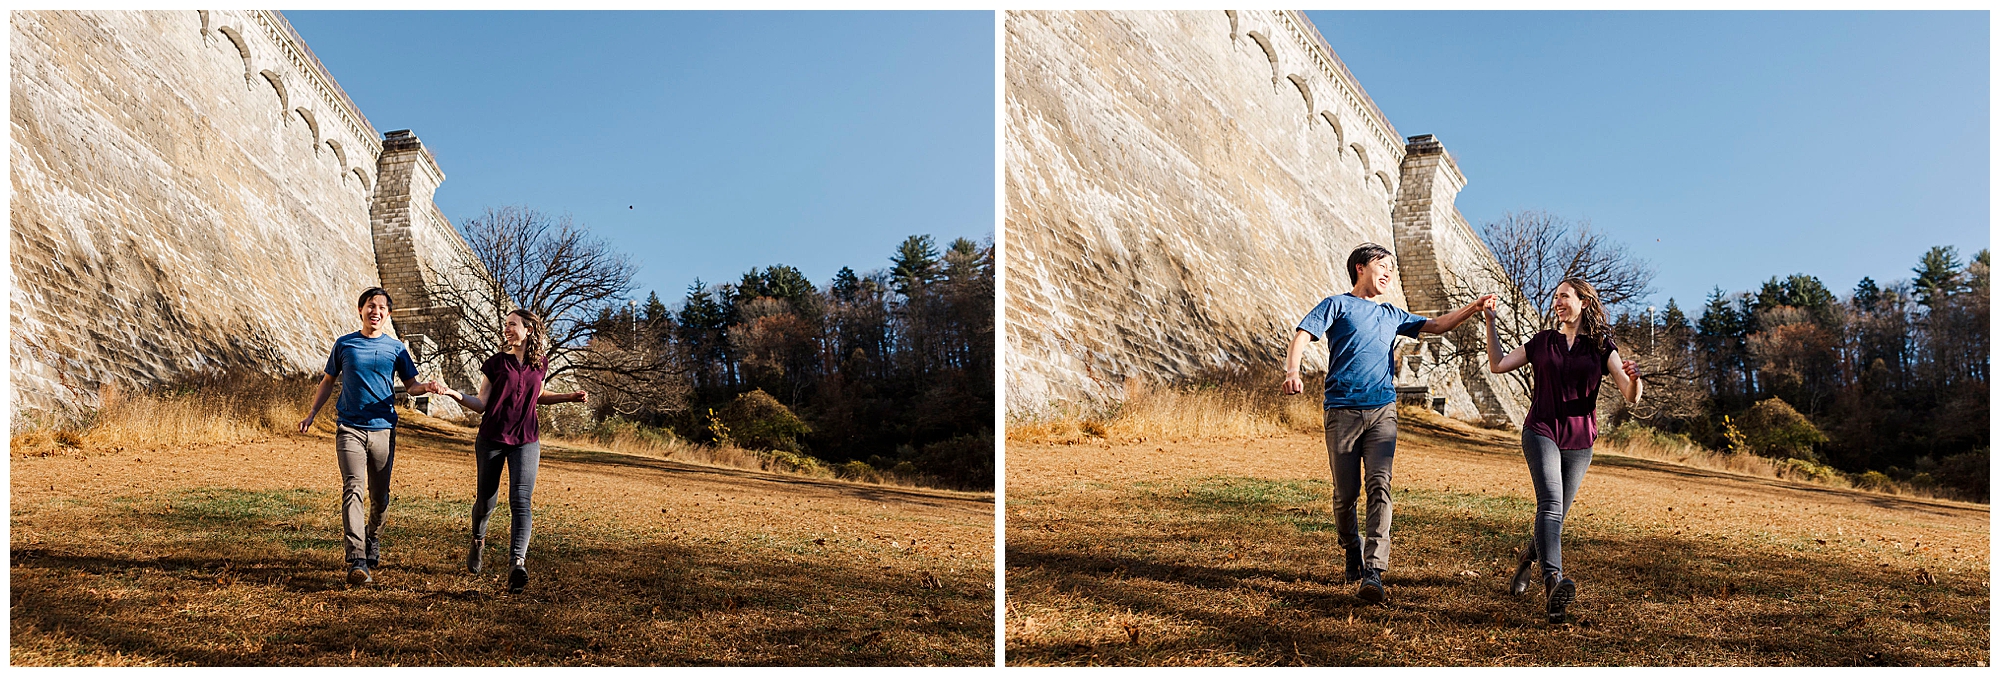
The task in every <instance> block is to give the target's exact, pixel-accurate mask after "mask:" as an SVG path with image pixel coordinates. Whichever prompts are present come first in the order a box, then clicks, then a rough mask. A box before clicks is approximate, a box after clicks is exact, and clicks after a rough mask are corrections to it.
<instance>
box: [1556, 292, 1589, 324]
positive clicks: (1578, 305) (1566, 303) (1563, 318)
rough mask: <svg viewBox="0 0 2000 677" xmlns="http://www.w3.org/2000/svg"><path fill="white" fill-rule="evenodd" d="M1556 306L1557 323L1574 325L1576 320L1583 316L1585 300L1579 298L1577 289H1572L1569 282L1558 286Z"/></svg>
mask: <svg viewBox="0 0 2000 677" xmlns="http://www.w3.org/2000/svg"><path fill="white" fill-rule="evenodd" d="M1554 305H1555V307H1554V308H1553V310H1554V311H1555V313H1556V321H1558V322H1561V323H1563V324H1571V323H1574V322H1576V318H1577V317H1579V316H1581V315H1582V314H1583V299H1582V298H1581V297H1579V296H1577V293H1576V288H1574V287H1571V286H1570V285H1569V283H1568V282H1564V283H1562V284H1559V285H1556V298H1555V304H1554Z"/></svg>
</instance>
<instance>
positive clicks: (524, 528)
mask: <svg viewBox="0 0 2000 677" xmlns="http://www.w3.org/2000/svg"><path fill="white" fill-rule="evenodd" d="M500 336H501V339H502V340H503V341H505V342H506V344H507V349H506V350H505V351H503V352H500V353H497V354H495V355H494V356H493V357H490V358H487V359H486V363H485V364H482V365H480V366H479V371H480V373H482V374H484V375H485V376H484V377H483V378H481V379H480V381H479V396H478V397H473V396H469V395H466V394H464V393H461V392H458V391H457V390H450V389H447V390H445V391H444V394H445V395H446V396H448V397H450V398H452V399H455V400H458V403H459V404H462V405H465V408H467V409H471V410H473V411H478V412H485V414H486V415H485V416H484V417H483V418H481V419H480V421H479V436H478V437H477V438H476V439H474V441H473V443H472V452H473V457H474V459H475V460H476V461H477V462H478V463H479V486H478V498H476V499H474V500H473V502H472V551H471V552H470V553H469V554H467V555H466V556H465V568H466V569H468V570H470V571H472V572H473V573H479V569H480V567H481V563H482V551H484V550H485V549H486V520H487V518H488V517H491V516H492V515H493V508H494V498H495V494H497V493H499V491H500V466H501V465H503V464H504V465H506V466H507V468H508V470H507V484H508V495H507V505H508V508H509V509H510V510H511V512H512V513H513V515H514V528H513V547H512V548H511V549H510V550H509V551H508V554H509V555H511V556H512V558H513V562H514V568H513V570H512V571H509V572H508V573H507V589H508V590H509V591H511V592H520V591H521V589H522V588H525V587H527V585H528V537H529V535H531V534H532V533H533V530H534V515H533V513H532V512H531V511H530V510H529V501H530V499H532V498H533V496H534V493H535V470H536V467H537V466H539V465H540V464H541V458H542V444H541V435H540V430H539V428H538V426H537V421H536V417H535V405H538V404H557V403H561V402H583V401H586V400H587V399H588V398H587V396H586V395H584V393H583V392H582V391H578V392H573V393H544V392H542V381H543V379H546V378H548V358H547V357H546V356H545V355H544V354H543V345H542V342H543V336H542V321H541V319H540V318H537V317H535V315H534V313H530V312H528V311H526V310H516V311H514V312H511V313H507V320H506V324H504V325H502V326H501V329H500Z"/></svg>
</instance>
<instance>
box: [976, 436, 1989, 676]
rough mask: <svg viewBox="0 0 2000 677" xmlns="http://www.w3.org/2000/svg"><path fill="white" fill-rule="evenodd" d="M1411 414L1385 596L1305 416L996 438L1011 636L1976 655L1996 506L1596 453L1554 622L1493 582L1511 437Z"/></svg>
mask: <svg viewBox="0 0 2000 677" xmlns="http://www.w3.org/2000/svg"><path fill="white" fill-rule="evenodd" d="M1402 433H1403V434H1402V438H1401V442H1400V444H1399V446H1398V454H1397V459H1396V489H1397V492H1396V500H1397V505H1396V521H1395V532H1394V536H1395V540H1394V543H1395V550H1394V553H1393V555H1392V563H1391V570H1390V572H1389V574H1388V576H1387V582H1388V584H1389V592H1390V596H1391V602H1390V604H1388V605H1385V606H1382V607H1371V606H1364V605H1362V604H1361V603H1360V601H1359V600H1357V599H1355V598H1354V597H1353V594H1352V593H1353V588H1352V586H1351V585H1349V584H1347V583H1346V582H1344V581H1343V580H1342V578H1341V556H1340V555H1339V554H1338V552H1339V550H1338V548H1337V547H1335V545H1334V540H1333V529H1332V522H1331V519H1330V515H1329V512H1328V502H1329V501H1330V500H1331V491H1330V489H1329V487H1328V484H1327V482H1326V479H1327V472H1328V471H1327V468H1326V463H1327V461H1326V455H1325V450H1324V446H1323V443H1322V442H1321V440H1320V439H1319V438H1318V437H1317V436H1309V435H1301V436H1294V437H1285V438H1278V439H1267V440H1253V441H1240V442H1204V443H1181V444H1170V445H1169V444H1136V445H1125V446H1113V447H1088V446H1073V447H1048V446H1027V445H1020V444H1010V445H1009V446H1008V449H1007V473H1008V477H1009V483H1008V522H1007V528H1008V534H1007V537H1008V546H1007V547H1008V572H1007V574H1008V590H1009V593H1008V604H1009V611H1008V620H1007V627H1008V640H1007V641H1008V660H1009V662H1010V663H1016V664H1335V665H1338V664H1424V665H1437V664H1443V665H1520V664H1614V665H1615V664H1648V665H1651V664H1672V665H1708V664H1833V665H1847V664H1916V665H1937V664H1964V665H1971V664H1975V663H1983V662H1985V661H1987V660H1989V656H1988V655H1987V650H1986V646H1987V641H1988V640H1987V638H1988V637H1989V633H1988V627H1987V618H1988V612H1987V609H1988V606H1989V593H1988V589H1987V577H1988V573H1987V572H1988V564H1989V562H1988V552H1989V550H1988V548H1989V540H1988V522H1989V511H1988V509H1987V508H1986V506H1983V505H1971V504H1958V503H1951V502H1945V501H1932V500H1912V499H1903V498H1898V497H1891V496H1884V495H1880V494H1869V493H1863V492H1855V491H1844V490H1833V489H1827V488H1823V487H1817V486H1812V485H1803V484H1793V483H1787V482H1780V481H1771V480H1761V479H1755V478H1747V477H1741V476H1735V475H1726V474H1721V473H1714V472H1709V471H1703V470H1697V469H1690V468H1684V467H1679V466H1672V465H1666V464H1660V463H1654V462H1650V461H1642V460H1637V459H1629V458H1624V457H1616V456H1610V455H1600V456H1599V457H1598V458H1597V459H1596V461H1595V462H1594V463H1593V465H1592V467H1591V470H1590V474H1589V476H1588V478H1587V479H1586V480H1585V481H1584V485H1583V488H1582V490H1581V492H1580V493H1579V495H1578V498H1577V503H1576V505H1575V507H1574V508H1573V511H1572V513H1571V517H1570V520H1569V527H1568V532H1567V536H1566V539H1565V546H1564V547H1565V550H1564V559H1565V564H1567V565H1568V567H1567V568H1568V569H1570V571H1571V574H1572V576H1574V577H1575V578H1577V580H1578V581H1579V583H1580V584H1581V586H1582V595H1581V597H1580V598H1579V602H1578V609H1577V615H1578V617H1579V619H1580V622H1578V623H1574V624H1571V625H1569V626H1563V627H1559V628H1550V627H1549V626H1548V625H1547V624H1546V622H1545V621H1544V620H1542V619H1540V618H1539V614H1538V611H1539V606H1538V603H1539V596H1538V595H1539V586H1537V590H1536V595H1537V596H1536V597H1535V599H1532V600H1530V599H1521V598H1513V597H1510V596H1507V595H1505V594H1504V593H1503V592H1501V591H1500V587H1501V586H1502V585H1503V581H1504V579H1505V578H1506V577H1507V576H1508V575H1511V573H1512V566H1511V563H1510V562H1509V557H1510V555H1511V553H1512V552H1513V551H1514V548H1516V547H1519V546H1520V545H1521V544H1523V543H1524V541H1525V538H1526V534H1527V531H1528V524H1529V521H1528V520H1529V513H1530V512H1531V510H1532V505H1533V492H1532V490H1530V488H1529V487H1528V484H1527V473H1526V470H1525V468H1524V467H1523V465H1522V461H1521V458H1520V452H1519V450H1518V446H1517V444H1518V442H1517V440H1518V438H1516V437H1514V436H1513V435H1506V434H1501V433H1496V432H1492V431H1486V430H1479V429H1475V428H1462V427H1458V426H1454V425H1439V424H1424V423H1419V422H1414V421H1410V420H1408V419H1405V421H1404V425H1403V427H1402ZM1933 577H1934V579H1935V581H1936V582H1934V583H1933V582H1929V581H1931V580H1932V579H1933ZM1385 633H1386V634H1385Z"/></svg>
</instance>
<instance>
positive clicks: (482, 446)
mask: <svg viewBox="0 0 2000 677" xmlns="http://www.w3.org/2000/svg"><path fill="white" fill-rule="evenodd" d="M472 456H473V458H474V459H475V460H477V461H478V462H479V486H478V493H477V494H476V497H475V498H474V499H473V500H472V537H473V538H480V539H483V538H486V521H487V519H488V518H490V517H492V516H493V509H494V508H495V507H498V506H497V505H495V500H496V499H497V498H498V497H497V494H499V493H500V466H501V465H502V464H505V465H506V466H507V467H508V470H507V507H508V512H509V514H511V515H512V516H513V518H514V521H513V524H512V527H513V529H512V530H513V533H512V534H511V536H512V537H513V539H512V541H511V544H510V547H509V548H508V550H507V554H508V556H509V560H508V561H510V562H520V561H523V560H526V559H527V558H528V538H529V537H530V536H533V535H534V531H535V514H534V511H533V510H532V509H531V506H530V502H531V501H532V500H533V499H534V496H535V470H536V469H537V468H538V466H540V465H541V462H542V444H541V443H540V442H529V443H527V444H501V443H499V442H489V441H487V440H483V439H482V440H476V441H474V442H473V443H472Z"/></svg>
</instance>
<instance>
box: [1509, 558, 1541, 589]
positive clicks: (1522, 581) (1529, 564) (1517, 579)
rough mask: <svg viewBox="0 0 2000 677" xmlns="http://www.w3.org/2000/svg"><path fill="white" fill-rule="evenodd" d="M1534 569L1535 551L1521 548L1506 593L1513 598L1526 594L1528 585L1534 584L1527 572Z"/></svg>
mask: <svg viewBox="0 0 2000 677" xmlns="http://www.w3.org/2000/svg"><path fill="white" fill-rule="evenodd" d="M1534 568H1535V549H1534V548H1523V549H1522V550H1521V561H1520V563H1519V564H1516V565H1515V566H1514V580H1513V581H1512V582H1510V583H1508V584H1507V592H1509V593H1512V594H1513V595H1514V596H1515V597H1520V596H1522V595H1525V594H1528V585H1529V584H1532V583H1534V582H1535V581H1534V577H1533V576H1531V575H1530V574H1529V573H1528V572H1529V571H1530V570H1532V569H1534Z"/></svg>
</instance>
